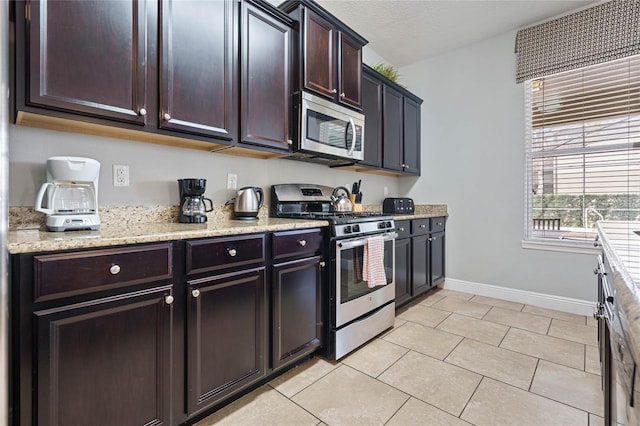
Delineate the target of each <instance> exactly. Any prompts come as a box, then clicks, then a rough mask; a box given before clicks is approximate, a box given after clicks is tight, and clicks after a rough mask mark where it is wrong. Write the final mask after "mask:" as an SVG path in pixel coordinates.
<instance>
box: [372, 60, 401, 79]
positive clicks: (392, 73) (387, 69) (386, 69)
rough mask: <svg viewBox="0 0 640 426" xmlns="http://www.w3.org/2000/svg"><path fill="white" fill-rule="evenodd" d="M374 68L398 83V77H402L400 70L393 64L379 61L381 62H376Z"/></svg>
mask: <svg viewBox="0 0 640 426" xmlns="http://www.w3.org/2000/svg"><path fill="white" fill-rule="evenodd" d="M373 69H374V70H376V71H377V72H379V73H380V74H382V75H384V76H385V77H387V78H388V79H389V80H391V81H393V82H395V83H397V82H398V79H399V78H400V77H401V76H400V74H399V73H398V70H396V69H395V67H394V66H393V65H386V64H383V63H379V64H376V65H375V66H374V67H373Z"/></svg>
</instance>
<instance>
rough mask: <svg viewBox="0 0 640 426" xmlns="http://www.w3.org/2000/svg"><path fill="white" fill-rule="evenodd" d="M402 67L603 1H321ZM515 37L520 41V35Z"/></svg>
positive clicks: (386, 57)
mask: <svg viewBox="0 0 640 426" xmlns="http://www.w3.org/2000/svg"><path fill="white" fill-rule="evenodd" d="M317 2H318V3H319V4H320V5H321V6H322V7H324V8H325V9H327V10H328V11H329V12H331V13H332V14H333V15H335V16H337V17H338V19H340V20H341V21H343V22H344V23H345V24H347V25H348V26H349V27H351V28H353V29H354V30H355V31H356V32H357V33H359V34H360V35H362V36H363V37H364V38H366V39H367V40H369V45H368V46H369V47H370V48H371V49H373V50H374V51H375V52H376V53H378V54H379V55H380V56H382V57H383V58H385V59H386V60H388V61H389V62H390V63H391V64H393V65H395V66H396V67H402V66H405V65H409V64H412V63H415V62H419V61H421V60H423V59H426V58H428V57H430V56H434V55H437V54H439V53H442V52H445V51H447V50H452V49H456V48H459V47H462V46H465V45H467V44H471V43H473V42H476V41H480V40H484V39H487V38H490V37H493V36H497V35H499V34H503V33H505V32H508V31H512V30H515V29H519V28H524V27H527V26H529V25H531V24H535V23H538V22H540V21H544V20H546V19H548V18H552V17H556V16H558V15H562V14H566V13H567V12H569V11H572V10H575V9H582V8H584V7H585V6H587V5H595V4H597V3H601V2H595V1H593V0H589V1H583V0H563V1H547V0H494V1H486V0H465V1H463V0H411V1H408V0H317ZM514 42H515V40H514Z"/></svg>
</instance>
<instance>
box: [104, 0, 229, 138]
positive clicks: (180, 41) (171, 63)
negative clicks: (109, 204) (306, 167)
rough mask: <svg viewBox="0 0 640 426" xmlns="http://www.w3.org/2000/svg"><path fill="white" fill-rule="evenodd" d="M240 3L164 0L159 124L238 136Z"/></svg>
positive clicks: (193, 130)
mask: <svg viewBox="0 0 640 426" xmlns="http://www.w3.org/2000/svg"><path fill="white" fill-rule="evenodd" d="M107 3H112V2H107ZM116 3H118V2H116ZM236 4H237V2H235V1H233V0H222V1H210V2H204V1H195V0H192V1H176V0H167V1H163V2H162V17H161V20H162V36H161V38H160V52H161V59H160V61H161V64H162V67H161V76H160V105H161V111H160V127H162V128H164V129H172V130H178V131H182V132H187V133H195V134H199V135H205V136H213V137H216V138H218V139H222V140H232V139H235V138H236V137H237V134H236V131H237V124H236V123H237V118H236V117H237V110H236V108H237V84H238V81H237V77H236V73H237V55H236V52H237V34H238V31H237V24H236V22H237V18H236V17H237V14H236V13H237V12H236V10H237V6H236Z"/></svg>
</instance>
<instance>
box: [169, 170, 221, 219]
mask: <svg viewBox="0 0 640 426" xmlns="http://www.w3.org/2000/svg"><path fill="white" fill-rule="evenodd" d="M206 184H207V180H206V179H178V187H179V188H180V218H179V221H180V222H181V223H204V222H206V221H207V212H210V211H212V210H213V202H212V201H211V200H210V199H209V198H206V197H204V195H203V194H204V191H205V187H206ZM207 203H208V204H209V206H208V207H207Z"/></svg>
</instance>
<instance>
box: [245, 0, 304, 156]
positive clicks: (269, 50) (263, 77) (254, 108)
mask: <svg viewBox="0 0 640 426" xmlns="http://www.w3.org/2000/svg"><path fill="white" fill-rule="evenodd" d="M277 15H278V16H275V15H274V14H273V13H266V12H265V10H264V9H263V4H262V3H254V2H246V1H245V2H243V4H242V21H241V37H240V38H241V40H242V46H241V49H240V64H241V87H242V90H241V91H242V98H241V101H240V123H241V126H240V142H241V143H244V144H250V145H257V146H264V147H270V148H276V149H280V150H289V145H290V140H291V136H290V132H291V129H290V117H291V112H290V111H291V91H292V86H291V61H292V55H291V40H292V32H293V30H292V26H293V22H292V21H291V20H290V18H288V17H287V16H286V15H284V14H277Z"/></svg>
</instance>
